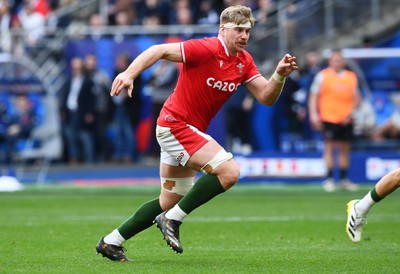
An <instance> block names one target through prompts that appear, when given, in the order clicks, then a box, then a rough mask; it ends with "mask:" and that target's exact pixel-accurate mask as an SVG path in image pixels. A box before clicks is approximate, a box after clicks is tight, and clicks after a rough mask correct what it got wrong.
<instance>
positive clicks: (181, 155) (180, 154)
mask: <svg viewBox="0 0 400 274" xmlns="http://www.w3.org/2000/svg"><path fill="white" fill-rule="evenodd" d="M183 156H185V154H184V153H183V152H181V153H179V155H178V157H177V158H176V160H177V161H178V163H181V162H182V158H183Z"/></svg>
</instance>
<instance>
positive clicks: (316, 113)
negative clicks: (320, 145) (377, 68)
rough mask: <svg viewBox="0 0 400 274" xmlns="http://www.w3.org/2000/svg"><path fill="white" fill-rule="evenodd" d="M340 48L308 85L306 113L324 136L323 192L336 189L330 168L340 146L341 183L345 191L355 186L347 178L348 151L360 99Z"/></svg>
mask: <svg viewBox="0 0 400 274" xmlns="http://www.w3.org/2000/svg"><path fill="white" fill-rule="evenodd" d="M345 65H346V64H345V60H344V58H343V55H342V53H341V51H340V50H333V51H332V53H331V55H330V57H329V60H328V67H327V68H325V69H323V70H321V71H320V72H319V73H318V74H317V75H316V76H315V78H314V80H313V83H312V85H311V88H310V97H309V112H310V120H311V121H310V122H311V125H312V127H313V128H314V129H316V130H322V132H323V136H324V142H325V145H324V155H323V158H324V161H325V164H326V167H327V178H326V180H325V182H324V184H323V187H324V189H325V190H326V191H328V192H332V191H334V190H335V188H336V184H335V180H334V176H333V170H334V168H335V167H336V163H335V159H334V150H335V148H336V147H337V148H338V149H339V161H338V166H339V171H340V186H341V187H342V188H344V189H347V190H352V191H354V190H356V189H357V188H358V187H357V185H356V184H353V183H351V182H350V181H349V179H348V176H347V172H348V167H349V162H350V161H349V152H350V149H351V146H350V144H351V139H352V135H353V119H352V113H353V110H354V109H355V108H356V107H357V106H358V104H359V101H360V96H359V90H358V82H357V76H356V74H355V73H354V72H352V71H350V70H347V69H346V68H345Z"/></svg>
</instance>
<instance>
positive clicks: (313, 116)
mask: <svg viewBox="0 0 400 274" xmlns="http://www.w3.org/2000/svg"><path fill="white" fill-rule="evenodd" d="M318 96H319V93H315V92H311V93H310V97H309V99H308V111H309V114H310V123H311V126H312V127H313V128H314V129H316V130H319V129H321V127H322V124H321V120H320V119H319V113H318Z"/></svg>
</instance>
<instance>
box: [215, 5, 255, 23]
mask: <svg viewBox="0 0 400 274" xmlns="http://www.w3.org/2000/svg"><path fill="white" fill-rule="evenodd" d="M247 22H250V24H251V27H254V22H255V20H254V17H253V12H252V11H251V9H250V8H248V7H245V6H241V5H236V6H230V7H227V8H226V9H224V10H223V11H222V13H221V16H220V26H222V25H223V24H226V23H235V24H237V25H240V24H245V23H247Z"/></svg>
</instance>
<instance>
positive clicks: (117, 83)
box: [110, 43, 182, 97]
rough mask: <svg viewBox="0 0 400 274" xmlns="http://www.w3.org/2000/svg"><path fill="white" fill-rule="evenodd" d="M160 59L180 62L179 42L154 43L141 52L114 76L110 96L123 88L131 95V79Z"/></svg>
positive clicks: (117, 93) (118, 92)
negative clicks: (123, 69)
mask: <svg viewBox="0 0 400 274" xmlns="http://www.w3.org/2000/svg"><path fill="white" fill-rule="evenodd" d="M160 59H166V60H168V61H171V62H182V55H181V51H180V45H179V43H171V44H160V45H155V46H151V47H150V48H148V49H147V50H145V51H144V52H142V53H141V54H140V55H139V56H138V57H136V59H135V60H133V62H132V63H131V64H130V65H129V67H128V68H127V69H126V70H125V71H124V72H122V73H120V74H118V75H117V77H115V79H114V82H113V83H112V87H111V92H110V94H111V96H115V95H119V94H120V93H121V92H122V91H123V90H124V89H127V92H128V95H129V97H132V92H133V81H134V80H135V79H136V77H138V76H139V75H140V73H142V72H143V71H144V70H146V69H147V68H149V67H151V66H152V65H154V64H155V63H156V62H157V61H158V60H160Z"/></svg>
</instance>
